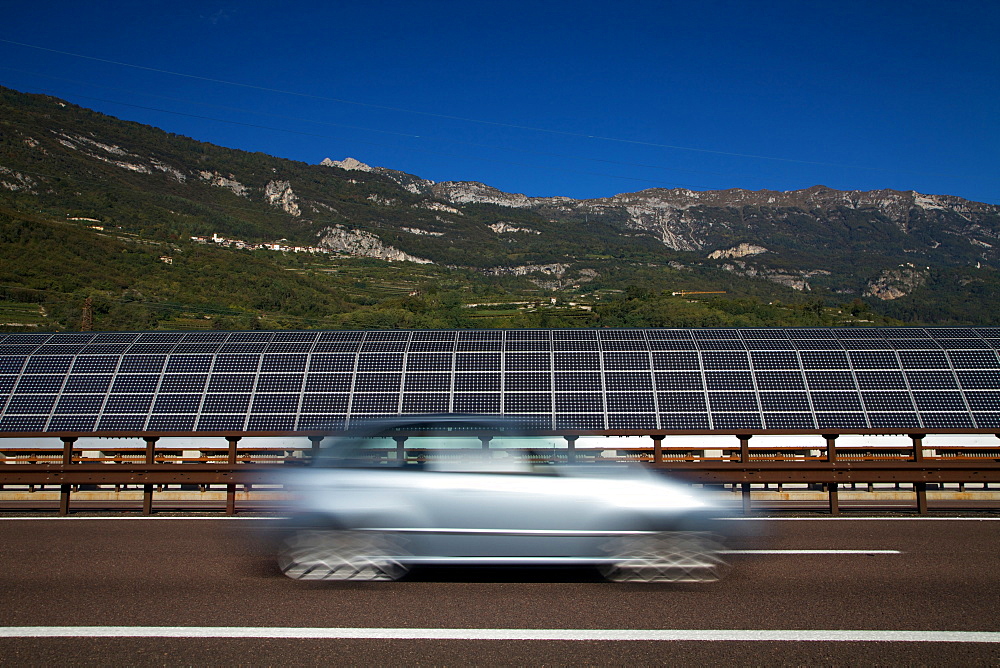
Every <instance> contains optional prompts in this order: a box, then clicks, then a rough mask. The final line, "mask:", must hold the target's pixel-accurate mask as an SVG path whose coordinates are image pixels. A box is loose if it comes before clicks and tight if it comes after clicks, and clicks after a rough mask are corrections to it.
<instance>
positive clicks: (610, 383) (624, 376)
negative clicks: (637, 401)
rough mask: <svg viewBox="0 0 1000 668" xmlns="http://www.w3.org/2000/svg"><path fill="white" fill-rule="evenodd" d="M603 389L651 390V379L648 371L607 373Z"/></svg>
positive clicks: (621, 390)
mask: <svg viewBox="0 0 1000 668" xmlns="http://www.w3.org/2000/svg"><path fill="white" fill-rule="evenodd" d="M604 389H606V390H607V391H608V392H636V391H651V390H652V389H653V379H652V377H651V376H650V375H649V374H648V373H622V372H617V373H607V374H605V376H604Z"/></svg>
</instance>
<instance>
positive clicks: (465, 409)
mask: <svg viewBox="0 0 1000 668" xmlns="http://www.w3.org/2000/svg"><path fill="white" fill-rule="evenodd" d="M454 412H456V413H471V414H476V413H480V414H485V415H496V414H498V413H500V395H499V394H471V393H456V394H455V403H454Z"/></svg>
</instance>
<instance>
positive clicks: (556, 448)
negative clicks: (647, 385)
mask: <svg viewBox="0 0 1000 668" xmlns="http://www.w3.org/2000/svg"><path fill="white" fill-rule="evenodd" d="M566 449H567V443H566V440H565V439H564V438H561V437H552V436H531V435H525V434H521V433H517V432H516V431H513V430H511V429H510V428H509V427H508V426H506V425H503V424H481V423H444V424H439V423H427V424H420V423H408V424H405V425H398V426H397V425H392V426H389V427H385V428H381V429H374V430H369V431H367V432H363V433H353V434H348V435H346V436H344V437H340V438H335V439H332V440H331V442H330V443H329V444H327V445H325V447H323V448H322V449H321V450H320V453H319V455H318V457H317V460H316V465H317V466H326V467H331V466H333V467H340V468H343V467H348V468H369V467H381V468H410V469H413V468H420V469H426V470H432V471H440V472H450V471H456V472H458V471H461V472H468V473H472V472H484V473H486V472H488V473H546V468H547V467H548V465H549V464H550V463H552V462H555V461H560V460H562V461H565V452H566ZM549 468H550V467H549Z"/></svg>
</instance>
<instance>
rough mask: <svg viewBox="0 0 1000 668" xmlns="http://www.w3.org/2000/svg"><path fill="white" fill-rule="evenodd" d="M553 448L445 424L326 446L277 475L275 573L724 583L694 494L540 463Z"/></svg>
mask: <svg viewBox="0 0 1000 668" xmlns="http://www.w3.org/2000/svg"><path fill="white" fill-rule="evenodd" d="M552 441H553V439H552V438H551V437H548V438H542V437H532V436H530V435H524V434H521V433H519V432H518V430H517V428H516V427H514V426H512V425H510V424H508V423H505V422H502V421H496V420H491V419H484V418H469V417H457V416H443V417H436V418H427V417H423V418H413V419H402V420H395V421H391V422H386V423H377V424H373V425H369V426H368V427H367V428H365V429H361V430H356V431H354V432H352V433H348V434H346V435H344V436H343V437H339V438H336V439H334V440H333V443H332V445H329V446H327V447H324V448H322V449H321V450H320V453H319V454H318V456H317V457H316V458H315V460H314V462H313V463H312V465H310V466H309V467H303V468H297V469H294V470H289V471H284V472H283V473H282V474H281V482H282V483H283V484H284V485H285V487H286V489H288V490H289V491H291V492H292V495H293V498H294V512H293V515H292V517H291V519H290V521H289V523H288V525H287V526H286V527H284V528H283V530H282V533H283V538H282V540H281V541H280V547H279V549H278V555H277V556H278V565H279V567H280V569H281V571H282V572H283V573H284V574H285V575H287V576H288V577H290V578H294V579H299V580H395V579H398V578H400V577H402V576H403V575H405V574H406V573H407V572H408V571H409V570H410V568H412V567H413V566H417V565H423V564H433V565H447V564H461V565H472V564H496V565H511V564H518V565H572V566H580V565H588V566H595V567H597V568H599V569H600V571H601V572H602V573H603V575H604V576H605V577H606V578H608V579H610V580H614V581H640V582H706V581H714V580H717V579H719V578H720V577H721V576H722V575H723V573H724V572H725V571H726V568H727V566H726V563H725V561H724V560H723V559H722V556H721V554H720V547H721V544H720V542H719V536H718V535H717V533H715V532H714V531H713V527H712V520H711V518H712V517H713V516H714V515H717V514H718V513H719V510H720V509H719V508H718V506H717V505H716V504H714V503H713V502H712V501H711V500H710V499H708V498H706V497H705V496H704V495H702V494H701V493H700V491H699V490H696V489H694V488H692V487H690V486H688V485H685V484H681V483H677V482H673V481H671V480H669V479H668V478H666V477H665V476H663V475H661V474H657V473H655V472H654V471H652V470H649V469H645V468H641V467H636V466H630V465H619V464H599V463H581V464H568V463H552V462H550V461H548V460H549V459H551V456H550V454H551V452H552V446H551V443H552ZM563 442H565V441H563Z"/></svg>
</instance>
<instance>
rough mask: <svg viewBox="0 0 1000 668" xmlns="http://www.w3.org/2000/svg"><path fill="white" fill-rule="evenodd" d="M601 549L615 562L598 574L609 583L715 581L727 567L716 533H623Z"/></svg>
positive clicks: (604, 567)
mask: <svg viewBox="0 0 1000 668" xmlns="http://www.w3.org/2000/svg"><path fill="white" fill-rule="evenodd" d="M605 548H606V552H607V554H608V556H610V557H611V558H612V559H614V560H615V561H613V562H612V563H610V564H607V565H606V566H603V567H601V574H602V575H603V576H604V577H605V578H607V579H608V580H611V581H612V582H715V581H716V580H719V579H721V578H722V577H723V576H724V575H725V574H726V572H727V571H728V570H729V565H728V564H727V563H726V561H725V560H724V559H723V558H722V556H721V554H720V550H721V549H722V546H721V544H720V543H719V542H718V539H717V536H715V534H711V533H708V532H703V531H669V532H660V533H654V534H641V535H636V536H627V537H624V538H618V539H616V540H614V541H611V542H610V543H609V544H608V545H606V546H605Z"/></svg>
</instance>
